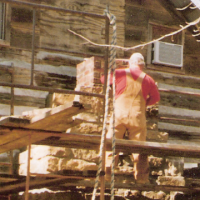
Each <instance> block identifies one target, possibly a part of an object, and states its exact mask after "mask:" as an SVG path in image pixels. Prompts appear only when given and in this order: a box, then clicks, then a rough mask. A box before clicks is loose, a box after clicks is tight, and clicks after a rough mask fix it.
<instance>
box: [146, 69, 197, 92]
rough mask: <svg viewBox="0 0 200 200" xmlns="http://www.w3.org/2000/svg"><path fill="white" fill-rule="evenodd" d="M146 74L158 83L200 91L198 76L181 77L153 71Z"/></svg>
mask: <svg viewBox="0 0 200 200" xmlns="http://www.w3.org/2000/svg"><path fill="white" fill-rule="evenodd" d="M146 72H147V74H149V75H150V76H151V77H153V78H154V79H155V81H156V82H158V83H163V84H168V85H172V86H173V85H174V86H181V87H186V88H187V87H190V88H193V89H195V88H196V89H200V78H198V77H196V76H187V75H179V74H173V73H166V72H159V71H153V70H146Z"/></svg>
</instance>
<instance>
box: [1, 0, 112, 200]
mask: <svg viewBox="0 0 200 200" xmlns="http://www.w3.org/2000/svg"><path fill="white" fill-rule="evenodd" d="M0 2H2V3H6V4H8V3H9V4H12V5H20V6H26V7H28V8H31V9H32V10H33V22H32V58H31V80H30V85H21V84H14V83H13V78H12V77H11V79H12V80H11V83H2V82H1V83H0V86H5V87H10V88H11V102H10V105H11V114H14V88H23V89H31V90H39V91H48V92H50V93H53V92H57V93H63V94H76V95H86V96H94V97H100V98H105V92H106V84H107V71H108V59H109V48H108V47H106V51H105V55H104V57H105V67H104V74H105V83H104V88H103V94H96V93H89V92H81V91H72V90H65V89H55V88H47V87H38V86H34V83H33V82H34V60H35V57H34V54H35V26H36V10H41V9H43V10H44V9H45V10H53V11H59V12H64V13H70V14H73V15H79V16H88V17H92V18H97V19H104V20H105V44H107V45H108V44H109V25H110V21H109V18H108V17H107V16H106V15H99V14H93V13H87V12H81V11H74V10H69V9H64V8H59V7H53V6H48V5H42V4H36V3H29V2H22V1H16V0H0ZM58 51H59V50H58ZM12 67H13V65H12ZM12 76H13V75H12ZM104 105H105V99H104ZM30 140H31V136H30ZM30 151H31V142H30V143H29V146H28V160H27V162H28V166H27V178H26V194H25V200H28V190H29V181H30V153H31V152H30ZM104 151H105V149H104ZM102 160H104V163H105V157H104V158H102ZM101 182H102V183H103V184H105V182H104V177H103V179H102V178H101ZM101 186H102V184H101ZM103 189H104V187H102V189H101V200H104V191H103Z"/></svg>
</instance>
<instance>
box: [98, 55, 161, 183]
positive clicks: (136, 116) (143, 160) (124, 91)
mask: <svg viewBox="0 0 200 200" xmlns="http://www.w3.org/2000/svg"><path fill="white" fill-rule="evenodd" d="M144 67H145V62H144V57H143V56H142V54H140V53H133V54H132V55H131V57H130V59H129V68H123V69H116V70H115V83H116V85H115V87H116V96H115V98H116V100H115V138H116V139H123V137H124V134H125V133H126V134H128V139H130V140H135V141H145V140H146V132H147V130H146V116H145V114H146V106H148V105H154V104H155V103H157V102H158V101H159V100H160V95H159V91H158V88H157V85H156V83H155V81H154V80H153V79H152V78H151V77H150V76H149V75H147V74H146V73H144V72H143V69H144ZM101 82H102V83H103V82H104V77H101ZM110 84H112V76H111V79H110ZM112 135H113V129H112V117H111V120H110V126H109V128H108V132H107V135H106V138H112ZM111 155H112V153H111V152H109V151H107V152H106V172H107V173H109V171H110V166H111V160H112V159H111V157H110V156H111ZM118 156H119V155H117V156H116V162H115V163H117V161H118ZM132 157H133V162H134V165H133V175H134V178H135V181H136V183H140V184H146V183H148V182H149V163H148V156H147V155H145V154H134V153H133V154H132Z"/></svg>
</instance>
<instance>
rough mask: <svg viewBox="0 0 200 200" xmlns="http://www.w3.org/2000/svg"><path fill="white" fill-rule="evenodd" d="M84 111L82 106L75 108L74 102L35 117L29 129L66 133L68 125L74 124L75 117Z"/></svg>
mask: <svg viewBox="0 0 200 200" xmlns="http://www.w3.org/2000/svg"><path fill="white" fill-rule="evenodd" d="M83 111H84V108H83V107H82V105H81V104H79V105H78V106H75V105H74V104H73V102H70V103H67V104H65V105H61V106H58V107H55V108H52V109H51V110H50V111H47V112H45V113H42V114H40V115H37V116H34V117H33V118H32V119H31V121H30V125H27V126H26V127H28V128H33V129H42V130H50V131H61V132H63V131H66V129H67V128H68V127H69V125H68V124H70V123H73V121H74V119H73V116H74V115H77V114H79V113H81V112H83Z"/></svg>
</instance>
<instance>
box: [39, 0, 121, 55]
mask: <svg viewBox="0 0 200 200" xmlns="http://www.w3.org/2000/svg"><path fill="white" fill-rule="evenodd" d="M48 5H52V6H57V7H61V8H65V9H70V10H75V11H82V12H89V13H94V14H100V15H103V14H104V11H105V9H106V5H107V4H106V2H105V1H102V0H94V1H91V0H87V1H84V2H83V1H81V0H78V1H74V0H70V1H69V0H68V1H62V0H56V1H54V2H52V3H51V2H50V3H49V2H48ZM124 6H125V2H124V0H117V1H110V2H109V10H110V13H111V14H114V15H115V16H116V20H117V44H118V45H120V46H124V17H125V12H124ZM68 29H70V30H72V31H74V32H76V33H78V34H80V35H82V36H84V37H86V38H88V39H89V40H91V41H93V42H95V43H99V44H105V20H104V19H99V18H94V17H88V16H80V15H74V14H73V15H72V14H69V13H64V12H56V11H48V10H45V11H41V14H40V32H41V33H40V46H41V48H54V49H60V50H68V51H71V52H77V53H80V54H83V53H86V54H89V55H91V54H93V55H94V54H101V55H102V54H104V52H105V48H104V47H98V46H94V45H91V44H89V43H88V42H87V41H86V40H83V39H82V38H80V37H78V36H76V35H74V34H72V33H71V32H69V31H68ZM110 33H111V34H112V27H110ZM110 39H111V37H110ZM118 55H119V56H123V52H122V51H118Z"/></svg>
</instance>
